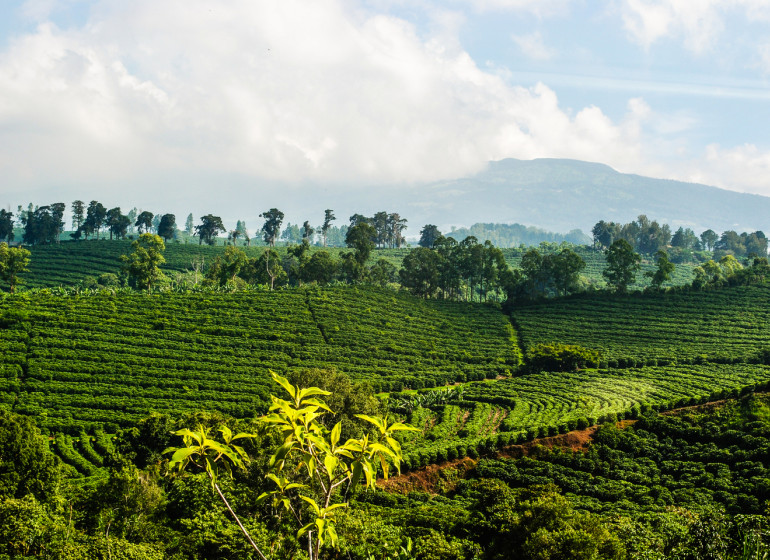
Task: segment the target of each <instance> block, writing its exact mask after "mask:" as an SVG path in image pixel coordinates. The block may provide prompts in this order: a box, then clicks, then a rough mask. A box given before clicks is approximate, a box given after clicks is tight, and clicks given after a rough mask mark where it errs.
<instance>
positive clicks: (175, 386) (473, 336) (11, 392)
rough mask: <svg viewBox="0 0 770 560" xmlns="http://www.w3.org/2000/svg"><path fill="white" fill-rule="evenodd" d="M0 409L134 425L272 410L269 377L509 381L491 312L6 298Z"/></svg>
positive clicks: (264, 299) (389, 302) (278, 299)
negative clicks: (186, 415)
mask: <svg viewBox="0 0 770 560" xmlns="http://www.w3.org/2000/svg"><path fill="white" fill-rule="evenodd" d="M0 318H1V319H0V320H2V322H3V325H4V328H3V329H2V330H0V337H1V338H0V344H2V350H3V354H2V366H1V367H2V368H3V371H4V376H3V377H2V378H1V379H0V382H1V383H2V393H0V394H1V395H2V401H3V402H5V403H7V404H8V405H10V406H12V407H13V409H14V410H16V411H18V412H22V413H25V414H30V415H35V416H36V417H37V418H38V422H39V423H40V425H41V426H42V427H45V428H48V429H52V430H54V429H55V430H65V431H69V432H70V433H72V434H73V435H76V434H78V433H79V431H80V429H81V427H82V426H88V427H98V426H103V425H105V424H106V425H108V426H109V429H111V430H114V429H115V428H116V427H117V425H127V424H129V423H133V422H135V421H137V420H138V419H140V418H142V417H144V416H146V415H147V414H148V413H149V412H151V411H169V410H176V411H183V410H190V411H194V410H201V409H206V410H219V411H221V412H224V413H227V414H231V415H233V416H236V417H241V418H244V417H251V416H253V415H254V414H257V413H260V412H264V410H265V408H266V405H267V403H268V402H269V400H268V391H267V387H268V386H269V385H270V384H271V381H270V378H269V376H268V370H269V369H272V370H273V371H276V372H278V373H281V374H284V375H285V374H286V373H287V372H291V371H292V370H293V369H296V368H314V367H316V368H336V369H338V370H339V371H341V372H344V373H346V374H348V375H349V376H350V377H351V378H352V379H354V380H357V381H367V382H369V383H371V384H372V385H373V386H374V387H375V388H376V389H377V390H400V389H401V388H403V387H411V388H413V389H416V388H422V387H426V386H435V385H442V384H444V383H447V382H455V381H466V380H474V379H485V378H493V377H496V376H498V375H508V374H510V373H511V371H513V370H515V368H516V367H517V366H518V364H519V361H520V358H519V354H518V349H517V346H516V343H515V337H514V335H513V331H512V329H511V327H510V324H509V322H508V320H507V318H506V317H505V316H504V315H502V314H501V313H500V312H499V311H497V310H495V309H493V308H487V307H477V306H471V305H470V304H454V303H449V302H435V301H433V302H430V301H428V302H426V301H420V300H416V299H414V298H412V297H410V296H406V295H399V294H397V293H395V292H392V291H387V290H376V289H356V288H342V287H340V288H329V289H309V290H292V291H282V292H268V291H249V292H239V293H234V294H211V293H208V294H205V293H204V294H173V293H167V294H156V295H151V296H144V295H139V294H131V293H120V294H117V295H113V294H111V293H110V292H101V293H98V294H95V295H89V296H76V295H71V296H61V295H53V294H43V293H38V294H34V295H27V296H19V297H6V298H4V299H3V300H2V302H0Z"/></svg>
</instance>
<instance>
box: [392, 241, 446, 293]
mask: <svg viewBox="0 0 770 560" xmlns="http://www.w3.org/2000/svg"><path fill="white" fill-rule="evenodd" d="M439 263H440V257H439V255H438V253H437V252H436V251H434V250H432V249H428V248H427V247H418V248H416V249H413V250H411V251H409V253H407V255H406V256H405V257H404V260H403V261H401V269H400V270H399V271H398V277H399V279H400V281H401V285H402V286H403V287H404V288H406V289H407V290H409V291H410V292H411V293H412V294H414V295H416V296H418V297H424V298H429V297H432V296H433V295H434V294H435V293H436V291H437V290H438V288H439V279H440V276H439Z"/></svg>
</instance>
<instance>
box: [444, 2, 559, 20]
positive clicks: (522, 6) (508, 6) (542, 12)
mask: <svg viewBox="0 0 770 560" xmlns="http://www.w3.org/2000/svg"><path fill="white" fill-rule="evenodd" d="M452 2H453V3H454V4H458V5H467V6H470V7H471V8H472V9H474V10H476V11H479V12H491V11H497V12H500V11H517V12H530V13H532V14H534V15H536V16H538V17H550V16H565V15H567V14H568V12H569V6H570V4H572V3H573V2H574V0H452Z"/></svg>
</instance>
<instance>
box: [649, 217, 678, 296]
mask: <svg viewBox="0 0 770 560" xmlns="http://www.w3.org/2000/svg"><path fill="white" fill-rule="evenodd" d="M680 229H681V228H680ZM655 256H656V257H657V259H658V262H657V265H658V268H657V269H656V270H655V271H654V272H653V271H651V270H648V271H647V272H645V273H644V275H645V276H647V277H648V278H649V279H650V280H651V281H652V287H653V288H655V289H656V290H659V289H660V287H661V286H662V285H663V283H664V282H667V281H668V280H671V276H672V275H673V274H674V269H675V268H676V266H675V265H674V263H672V262H671V261H669V260H668V254H667V253H666V252H665V251H658V252H657V253H656V254H655Z"/></svg>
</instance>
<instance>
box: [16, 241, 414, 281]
mask: <svg viewBox="0 0 770 560" xmlns="http://www.w3.org/2000/svg"><path fill="white" fill-rule="evenodd" d="M238 249H240V250H242V251H243V252H244V253H246V255H247V256H248V257H250V258H258V257H260V256H261V255H262V254H263V253H264V252H265V247H256V246H255V247H238ZM275 250H276V251H277V252H278V254H279V255H280V256H285V255H286V254H287V253H286V248H285V247H277V248H276V249H275ZM321 250H326V251H328V252H329V253H330V254H331V255H333V256H335V257H338V256H339V254H340V253H342V252H344V250H343V249H340V248H332V247H330V248H326V249H321V248H318V247H312V248H311V249H310V251H311V254H312V253H315V252H318V251H321ZM31 252H32V258H31V260H30V263H29V267H28V268H29V273H26V274H25V275H24V279H25V286H26V287H27V288H55V287H59V286H64V287H69V286H78V285H80V286H84V287H94V286H97V282H98V279H99V277H100V276H102V275H103V274H114V275H116V276H117V275H119V274H120V269H121V261H120V257H121V255H125V254H129V253H130V252H131V241H124V240H113V241H109V240H100V241H81V242H72V241H70V242H62V243H61V244H59V245H39V246H35V247H32V248H31ZM407 252H408V249H383V250H378V251H377V252H376V253H375V254H374V255H373V257H374V259H372V260H371V261H370V263H371V264H374V262H375V260H378V259H381V258H384V259H385V260H386V261H388V262H390V263H391V264H393V266H396V267H398V266H400V264H401V260H402V259H403V257H404V255H405V254H406V253H407ZM223 253H224V249H223V247H221V246H213V247H212V246H209V245H198V244H197V242H196V243H188V244H184V243H175V242H169V243H167V244H166V250H165V252H164V253H163V256H164V257H165V259H166V263H165V264H164V265H163V267H162V270H163V272H164V273H165V274H166V275H167V276H168V277H169V278H170V280H171V281H176V280H179V281H180V282H181V281H182V280H183V278H182V277H185V279H186V280H185V281H186V282H188V283H193V282H195V276H196V275H195V270H196V269H197V270H198V271H199V272H198V275H197V280H198V281H199V282H200V281H202V280H203V271H205V270H206V268H207V267H208V266H210V265H211V263H213V262H214V260H215V259H216V258H217V257H221V256H222V255H223Z"/></svg>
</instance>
